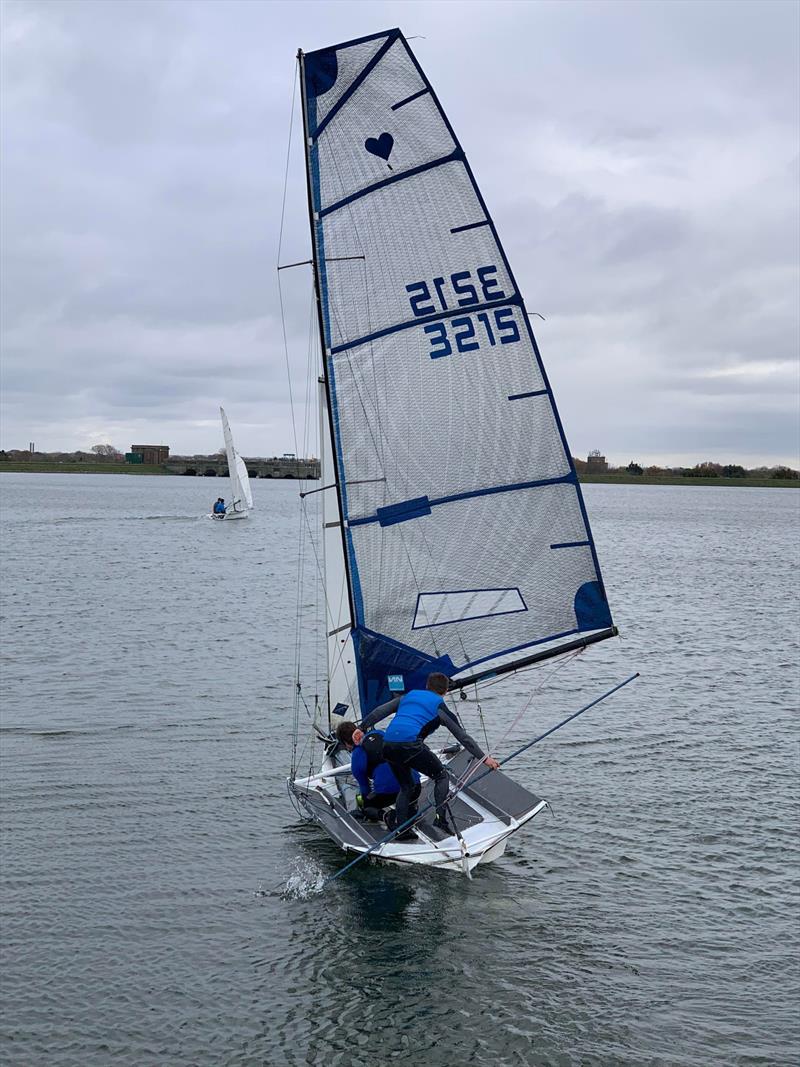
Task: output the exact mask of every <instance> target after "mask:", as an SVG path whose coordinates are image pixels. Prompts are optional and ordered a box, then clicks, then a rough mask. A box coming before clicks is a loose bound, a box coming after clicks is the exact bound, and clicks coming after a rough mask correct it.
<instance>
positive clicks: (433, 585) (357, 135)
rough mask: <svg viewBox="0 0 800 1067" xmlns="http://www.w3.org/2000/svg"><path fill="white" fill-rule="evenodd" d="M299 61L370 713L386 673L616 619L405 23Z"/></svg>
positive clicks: (508, 301) (500, 272)
mask: <svg viewBox="0 0 800 1067" xmlns="http://www.w3.org/2000/svg"><path fill="white" fill-rule="evenodd" d="M300 68H301V79H302V95H303V112H304V124H305V134H306V138H305V141H306V162H307V173H308V185H309V204H310V213H311V217H312V235H313V244H314V266H315V272H316V281H317V294H318V299H319V311H320V326H321V332H322V340H323V348H324V365H325V382H324V385H325V390H326V400H327V406H328V411H329V417H330V432H331V438H332V442H333V459H334V465H335V480H336V488H337V494H338V502H339V509H340V516H341V526H339V524H338V523H336V525H337V527H339V528H338V529H337V531H336V532H337V535H340V536H341V539H342V545H343V551H344V562H345V569H346V577H347V583H348V592H349V604H347V605H346V609H347V610H346V617H345V621H344V628H345V629H348V630H350V637H351V639H352V650H353V652H354V656H355V664H354V665H355V669H356V675H357V679H358V688H359V698H360V704H361V711H362V713H366V712H367V711H368V710H369V709H370V708H372V707H373V706H374V705H375V704H376V703H378V702H379V701H381V700H382V699H385V698H386V697H387V695H388V692H389V679H390V677H391V676H401V679H402V680H401V682H400V683H399V684H401V685H402V687H403V688H405V689H408V688H412V687H413V686H415V685H419V684H424V678H425V676H426V675H427V673H428V672H430V671H431V670H442V671H444V672H445V673H446V674H448V675H451V676H453V675H458V674H459V673H462V674H463V672H464V671H467V670H470V669H472V670H474V669H475V666H476V664H488V663H494V662H499V661H504V662H507V661H509V660H512V661H513V660H514V657H517V658H519V657H520V655H521V654H522V653H523V651H524V650H528V651H530V649H531V648H532V646H535V645H544V644H547V643H550V644H555V645H556V646H558V644H559V642H562V643H564V642H565V641H566V639H567V638H570V637H573V638H574V636H575V635H579V634H580V635H583V634H593V633H594V634H597V635H598V636H610V635H611V633H613V630H612V629H611V627H612V621H611V614H610V611H609V607H608V603H607V600H606V595H605V590H604V588H603V583H602V578H601V576H600V568H599V564H598V561H597V556H596V552H595V547H594V542H593V540H592V535H591V531H590V528H589V522H588V518H587V515H586V510H585V507H584V504H583V499H582V497H581V492H580V487H579V485H578V481H577V477H576V473H575V469H574V465H573V463H572V460H571V458H570V453H569V449H568V446H567V442H566V438H565V436H564V431H563V428H562V426H561V421H560V419H559V416H558V412H557V410H556V406H555V402H554V399H553V395H552V392H551V390H550V386H549V384H548V381H547V376H546V374H545V371H544V368H543V366H542V362H541V358H540V356H539V351H538V348H537V346H536V341H535V339H534V336H533V332H532V330H531V327H530V323H529V321H528V316H527V314H526V311H525V307H524V304H523V301H522V297H521V295H520V292H519V289H518V287H517V284H516V281H515V279H514V276H513V274H512V271H511V267H510V266H509V263H508V260H507V259H506V256H505V253H504V251H503V248H502V246H501V244H500V240H499V238H498V235H497V231H496V230H495V226H494V223H493V221H492V219H491V217H490V215H489V213H488V210H487V208H486V205H485V203H484V201H483V197H482V196H481V193H480V191H479V189H478V186H477V184H476V182H475V179H474V177H473V175H472V171H471V170H470V167H469V164H468V163H467V160H466V157H465V155H464V151H463V149H462V147H461V145H460V144H459V142H458V139H457V138H456V135H455V133H454V132H453V129H452V126H451V125H450V123H449V121H448V119H447V117H446V115H445V113H444V111H443V110H442V107H441V105H440V104H439V101H438V100H437V98H436V95H435V93H434V92H433V89H432V88H431V85H430V83H429V82H428V80H427V78H426V77H425V75H424V73H423V72H422V70H421V68H420V66H419V64H418V62H417V60H416V58H415V57H414V55H413V53H412V52H411V49H410V48H409V46H408V43H407V41H406V40H405V38H404V37H403V35H402V34H401V33H400V31H399V30H397V29H393V30H388V31H386V32H384V33H380V34H375V35H373V36H371V37H365V38H361V39H359V40H355V41H349V42H347V43H345V44H341V45H336V46H335V47H332V48H326V49H323V50H321V51H317V52H312V53H309V54H306V55H303V54H302V53H301V55H300ZM329 525H330V524H329ZM333 629H334V630H335V629H337V627H335V626H334V627H333ZM329 636H330V635H329ZM348 644H349V642H348Z"/></svg>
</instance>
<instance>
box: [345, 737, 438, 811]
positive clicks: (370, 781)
mask: <svg viewBox="0 0 800 1067" xmlns="http://www.w3.org/2000/svg"><path fill="white" fill-rule="evenodd" d="M336 737H337V740H338V741H339V742H340V743H341V744H343V745H344V747H345V748H346V749H347V751H348V752H349V753H350V770H351V772H352V774H353V777H354V778H355V780H356V782H358V788H359V790H360V792H359V793H358V794H357V796H356V805H357V807H358V813H357V817H358V816H360V817H361V818H365V819H369V820H370V821H371V822H377V820H378V819H379V818H380V817H381V813H382V811H383V810H384V808H388V807H390V806H391V805H392V804H394V802H395V799H396V797H397V794H398V793H399V792H400V783H399V782H398V781H397V778H396V777H395V775H394V772H393V771H392V769H391V767H390V766H389V764H388V763H387V762H386V761H385V760H384V759H383V758H382V755H381V749H382V747H383V732H382V731H381V730H373V731H371V732H370V733H368V734H365V733H364V731H363V730H360V729H359V728H358V726H357V725H356V723H354V722H342V723H339V725H338V726H337V727H336ZM411 774H412V777H413V780H414V788H413V789H412V792H411V803H412V804H415V802H416V800H417V798H418V797H419V793H420V785H419V773H418V772H417V771H412V772H411Z"/></svg>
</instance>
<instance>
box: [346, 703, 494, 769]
mask: <svg viewBox="0 0 800 1067" xmlns="http://www.w3.org/2000/svg"><path fill="white" fill-rule="evenodd" d="M421 695H422V696H423V697H424V698H425V703H426V704H430V705H432V710H431V711H430V712H429V713H428V717H427V721H426V722H425V724H424V725H423V726H422V727H421V729H418V730H417V731H415V733H416V737H417V738H418V739H419V740H421V741H423V740H424V739H425V738H426V737H428V735H429V734H431V733H433V731H434V730H438V728H439V727H440V726H444V727H445V729H447V730H449V731H450V733H451V734H452V735H453V737H455V739H456V740H457V741H458V742H459V743H460V744H462V745H463V746H464V748H465V749H466V750H467V752H469V753H470V755H472V756H474V757H475V759H483V757H484V753H483V750H482V749H481V747H480V745H478V744H476V742H475V741H474V740H473V739H472V738H471V737H470V735H469V734H468V733H467V732H466V730H465V729H464V728H463V726H462V725H461V723H460V722H459V721H458V719H456V717H455V715H453V713H452V712H451V711H450V710H449V708H448V707H447V705H446V704H445V702H444V701H443V700H441V698H439V702H438V704H437V703H436V700H435V694H433V693H430V692H429V691H427V690H422V691H421ZM417 696H418V691H417V690H413V689H412V690H411V691H410V692H409V693H407V694H406V697H407V698H408V699H409V702H410V703H412V704H413V702H414V698H415V697H417ZM406 697H395V698H394V699H393V700H390V701H388V702H387V703H386V704H381V705H380V706H379V707H377V708H375V709H374V710H373V711H371V712H370V714H369V715H367V717H366V718H365V719H364V721H363V722H362V723H361V729H362V730H365V731H366V730H370V729H371V728H372V727H373V726H374V725H375V724H376V723H378V722H380V721H381V719H385V718H386V717H387V716H389V715H391V714H392V713H394V714H395V715H398V713H399V714H402V709H401V707H400V705H401V702H402V701H403V700H405V699H406ZM433 705H435V707H433ZM417 718H418V717H417V716H415V719H417ZM408 739H409V740H410V739H411V738H410V737H409V738H408ZM387 740H388V738H387ZM404 740H406V738H404Z"/></svg>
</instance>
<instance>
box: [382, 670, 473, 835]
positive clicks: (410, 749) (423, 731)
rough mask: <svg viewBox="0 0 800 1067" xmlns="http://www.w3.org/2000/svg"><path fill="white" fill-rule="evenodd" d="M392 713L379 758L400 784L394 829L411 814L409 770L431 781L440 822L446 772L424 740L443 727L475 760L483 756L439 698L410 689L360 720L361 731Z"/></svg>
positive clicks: (442, 813) (431, 693)
mask: <svg viewBox="0 0 800 1067" xmlns="http://www.w3.org/2000/svg"><path fill="white" fill-rule="evenodd" d="M393 712H394V713H395V717H394V718H393V719H392V721H391V723H390V724H389V726H388V728H387V729H386V731H385V733H384V741H383V758H384V759H385V760H386V762H387V763H388V764H389V765H390V766H391V768H392V770H393V771H394V774H395V777H396V778H397V781H398V782H399V783H400V793H399V794H398V797H397V803H396V805H395V811H396V815H397V825H398V826H399V825H400V824H401V823H404V822H405V821H406V820H407V819H408V818H409V815H410V814H411V812H410V807H411V794H412V789H413V784H414V782H413V777H412V773H411V772H412V769H413V770H416V771H419V772H420V773H421V774H425V775H427V777H428V778H430V779H431V780H432V781H433V783H434V785H433V797H434V801H435V803H436V814H437V815H438V816H439V818H443V817H444V804H445V801H446V800H447V791H448V779H447V771H446V770H445V769H444V767H443V766H442V764H441V762H440V760H439V759H438V758H437V757H436V756H435V755H434V754H433V752H431V750H430V749H429V748H428V746H427V745H426V744H425V741H424V739H425V738H426V737H428V736H429V735H430V734H432V733H433V731H434V730H438V729H439V727H440V726H444V727H446V728H447V729H448V730H449V731H450V733H451V734H452V735H453V736H454V737H455V738H456V740H457V741H459V742H460V743H461V744H462V745H463V746H464V748H465V749H466V750H467V751H468V752H469V753H471V754H472V755H473V756H474V757H475V758H476V759H483V758H484V753H483V752H482V751H481V749H480V747H479V746H478V745H477V744H476V743H475V741H473V739H472V738H471V737H470V736H469V734H468V733H467V732H466V731H465V730H464V729H463V728H462V726H461V724H460V723H459V722H458V720H457V719H456V717H455V716H454V715H453V713H452V712H451V711H450V710H449V709H448V707H447V705H446V704H445V703H444V701H443V700H442V698H441V696H439V694H438V693H433V692H431V691H430V690H428V689H414V690H411V692H409V693H406V694H405V696H403V697H397V698H395V699H394V700H390V701H389V702H388V703H387V704H381V705H380V706H379V707H377V708H375V709H374V710H373V711H371V712H370V714H369V715H367V717H366V718H365V719H364V721H363V722H362V724H361V728H362V730H365V731H366V730H369V729H370V728H371V727H372V726H374V725H375V724H376V723H378V722H380V721H381V719H385V718H386V716H387V715H391V714H392V713H393Z"/></svg>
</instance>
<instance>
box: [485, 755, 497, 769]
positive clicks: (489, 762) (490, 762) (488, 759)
mask: <svg viewBox="0 0 800 1067" xmlns="http://www.w3.org/2000/svg"><path fill="white" fill-rule="evenodd" d="M483 762H484V763H485V764H486V766H487V767H491V768H492V770H493V771H499V770H500V764H499V763H498V762H497V760H496V759H495V758H494V756H484V757H483Z"/></svg>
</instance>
